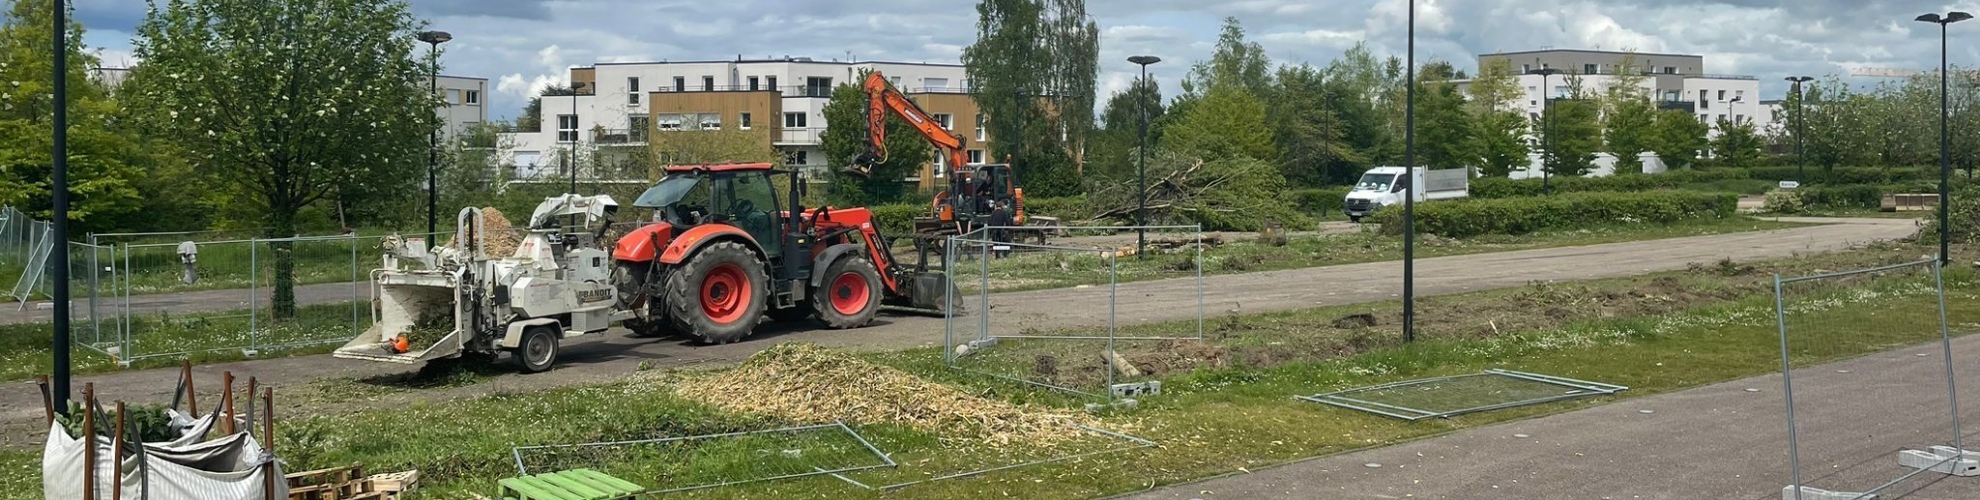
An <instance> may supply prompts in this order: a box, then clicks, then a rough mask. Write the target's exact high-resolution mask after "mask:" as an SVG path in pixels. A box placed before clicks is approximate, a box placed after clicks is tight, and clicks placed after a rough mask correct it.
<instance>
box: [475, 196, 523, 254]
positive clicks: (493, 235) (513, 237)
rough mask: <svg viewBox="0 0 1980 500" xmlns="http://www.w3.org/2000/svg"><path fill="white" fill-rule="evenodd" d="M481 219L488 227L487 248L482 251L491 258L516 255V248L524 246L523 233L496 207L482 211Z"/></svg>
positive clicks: (485, 239)
mask: <svg viewBox="0 0 1980 500" xmlns="http://www.w3.org/2000/svg"><path fill="white" fill-rule="evenodd" d="M481 217H482V218H483V219H484V220H485V222H484V224H486V225H487V228H486V230H487V231H488V236H487V237H486V238H484V241H485V243H484V244H485V245H487V247H486V248H483V249H482V250H483V251H485V252H487V253H488V256H489V257H493V258H502V257H508V256H511V255H515V254H516V247H518V246H521V245H522V240H523V233H522V231H520V230H518V229H516V228H515V226H514V225H512V224H510V223H509V218H508V217H507V216H505V215H503V214H502V211H501V210H496V209H495V207H487V208H483V209H481Z"/></svg>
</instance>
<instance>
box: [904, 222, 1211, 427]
mask: <svg viewBox="0 0 1980 500" xmlns="http://www.w3.org/2000/svg"><path fill="white" fill-rule="evenodd" d="M1035 229H1037V228H1025V227H1002V226H996V227H982V228H978V229H976V230H975V231H971V232H968V233H964V234H961V235H958V236H952V237H949V238H948V239H947V244H946V245H945V246H943V266H942V269H943V270H944V272H946V273H947V274H948V275H949V281H950V283H952V284H953V283H956V282H958V280H957V278H958V277H959V276H958V273H959V272H960V271H962V270H961V269H959V268H958V267H957V266H956V263H957V262H958V261H959V259H958V257H959V255H960V253H961V252H959V249H961V248H962V247H964V246H969V247H973V248H980V252H977V253H979V255H978V256H977V259H978V260H979V263H980V265H979V266H978V268H977V274H978V276H977V279H978V280H979V283H980V285H979V287H978V290H977V292H976V294H977V296H978V297H979V299H980V300H979V303H977V304H965V303H962V297H961V296H960V295H959V294H960V293H961V292H959V291H958V290H956V288H955V287H954V286H951V287H949V292H948V293H949V294H950V297H949V300H948V301H947V302H948V303H950V304H958V305H961V306H962V307H964V308H973V309H975V310H976V319H977V328H976V336H975V338H973V339H968V340H963V339H959V338H957V333H956V326H957V321H958V319H959V318H961V316H959V315H958V314H957V309H958V308H956V307H950V308H947V310H946V311H944V312H943V315H942V316H943V321H942V339H943V341H942V343H943V349H942V352H943V354H942V356H943V361H944V362H945V364H947V365H948V367H949V368H950V369H952V370H957V371H962V372H967V373H971V374H976V375H981V376H986V377H991V378H995V379H999V380H1003V381H1007V382H1013V383H1018V384H1022V385H1030V386H1035V387H1041V388H1045V389H1051V390H1055V391H1060V392H1064V393H1067V394H1072V395H1076V396H1081V397H1087V398H1095V399H1102V400H1106V401H1109V402H1112V401H1114V400H1116V399H1121V398H1120V397H1119V396H1118V395H1117V394H1116V392H1117V391H1116V390H1114V389H1115V385H1116V383H1117V380H1116V379H1115V373H1116V371H1117V369H1116V367H1115V366H1113V363H1114V358H1113V357H1111V356H1109V357H1107V359H1106V362H1107V370H1106V371H1107V387H1108V389H1107V390H1106V391H1105V392H1104V393H1100V394H1096V393H1093V392H1089V391H1083V390H1079V389H1074V388H1071V387H1065V386H1060V385H1056V384H1051V383H1046V382H1041V381H1037V380H1030V379H1026V378H1023V377H1015V376H1010V375H1004V374H997V373H990V372H986V371H982V370H975V369H970V368H965V367H962V366H958V365H957V364H956V362H957V360H958V359H959V358H960V357H961V356H960V355H958V354H957V352H956V348H957V346H959V345H967V346H970V347H971V348H972V349H981V348H987V347H989V346H994V345H996V343H997V342H999V341H1001V340H1072V341H1095V340H1097V341H1105V342H1106V343H1107V346H1106V350H1107V352H1114V349H1115V342H1118V341H1161V340H1196V341H1201V340H1203V339H1204V297H1203V290H1204V288H1203V227H1202V226H1200V225H1190V226H1070V227H1054V228H1053V229H1054V230H1056V231H1062V232H1063V231H1075V232H1076V231H1107V232H1114V233H1122V232H1127V233H1132V232H1136V231H1171V232H1173V231H1191V232H1193V233H1194V237H1195V239H1196V242H1195V244H1194V245H1193V246H1194V248H1193V250H1194V251H1195V256H1194V265H1193V266H1192V267H1194V268H1195V270H1194V272H1195V278H1196V335H1195V336H1176V337H1122V336H1120V335H1119V330H1120V325H1119V321H1118V320H1117V318H1116V309H1117V306H1118V305H1119V298H1120V269H1119V264H1118V261H1119V259H1120V258H1123V257H1126V256H1125V255H1122V254H1121V253H1120V250H1119V249H1112V250H1109V249H1102V248H1087V247H1075V246H1065V245H1041V244H1031V243H1017V242H1005V241H995V240H994V239H991V238H990V234H991V233H990V232H991V231H995V230H1035ZM993 247H1008V248H1011V249H1031V250H1040V251H1052V252H1079V253H1087V252H1091V253H1095V254H1099V255H1101V256H1102V258H1103V259H1104V260H1106V262H1107V268H1108V269H1107V274H1108V277H1107V335H1105V336H1095V335H1085V336H1079V335H1065V336H1060V335H996V334H992V333H990V330H991V328H990V311H991V310H992V307H991V305H990V296H991V295H992V293H993V291H992V290H991V288H990V260H991V258H990V257H991V255H990V252H991V251H992V248H993ZM1136 251H1137V253H1138V252H1141V251H1143V250H1141V249H1137V250H1136Z"/></svg>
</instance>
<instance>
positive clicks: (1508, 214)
mask: <svg viewBox="0 0 1980 500" xmlns="http://www.w3.org/2000/svg"><path fill="white" fill-rule="evenodd" d="M1738 206H1739V196H1738V195H1735V194H1731V193H1696V192H1687V191H1648V192H1641V193H1570V194H1563V195H1554V196H1534V197H1525V198H1500V199H1467V200H1451V201H1440V202H1434V203H1424V204H1420V205H1417V206H1416V229H1417V231H1421V232H1424V233H1430V234H1436V235H1440V236H1446V237H1452V238H1462V237H1469V236H1477V235H1481V234H1525V233H1531V232H1534V231H1540V230H1544V229H1576V228H1585V227H1594V226H1603V225H1611V224H1618V223H1653V224H1669V223H1673V222H1678V221H1682V220H1689V219H1715V218H1723V217H1731V216H1733V213H1734V211H1735V210H1737V209H1738ZM1375 221H1376V222H1379V223H1381V224H1382V230H1383V232H1385V233H1390V234H1400V233H1401V232H1402V211H1401V210H1398V209H1393V208H1389V209H1383V210H1381V211H1380V212H1377V213H1376V214H1375Z"/></svg>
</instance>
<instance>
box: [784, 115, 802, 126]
mask: <svg viewBox="0 0 1980 500" xmlns="http://www.w3.org/2000/svg"><path fill="white" fill-rule="evenodd" d="M804 118H805V115H804V113H784V128H805V124H804Z"/></svg>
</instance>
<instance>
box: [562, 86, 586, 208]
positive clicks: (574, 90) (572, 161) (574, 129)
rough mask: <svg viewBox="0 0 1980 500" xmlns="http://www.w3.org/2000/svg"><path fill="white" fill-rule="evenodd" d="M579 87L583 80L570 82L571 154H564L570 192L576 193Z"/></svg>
mask: <svg viewBox="0 0 1980 500" xmlns="http://www.w3.org/2000/svg"><path fill="white" fill-rule="evenodd" d="M581 88H584V82H571V154H568V155H564V156H565V158H564V162H565V163H568V164H569V167H570V171H571V194H577V192H578V190H577V169H578V162H577V143H578V133H579V130H578V114H577V98H578V89H581Z"/></svg>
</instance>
